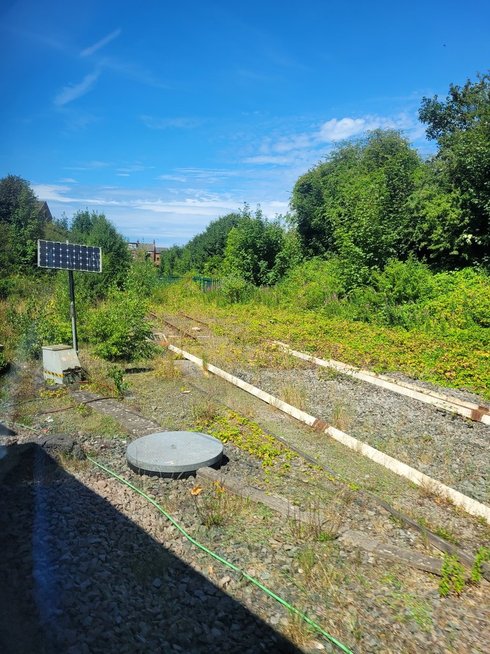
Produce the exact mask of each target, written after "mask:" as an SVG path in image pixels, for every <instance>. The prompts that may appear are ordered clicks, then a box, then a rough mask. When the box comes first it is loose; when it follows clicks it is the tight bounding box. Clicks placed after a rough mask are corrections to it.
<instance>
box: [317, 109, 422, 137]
mask: <svg viewBox="0 0 490 654" xmlns="http://www.w3.org/2000/svg"><path fill="white" fill-rule="evenodd" d="M411 127H414V120H413V119H411V118H410V117H409V116H407V115H406V114H399V115H398V116H395V117H393V118H390V117H386V116H363V117H362V118H349V117H346V118H340V119H337V118H332V120H327V121H326V122H325V123H323V125H321V127H320V129H319V131H318V139H319V140H320V141H321V142H325V143H329V142H330V143H331V142H334V143H335V142H337V141H343V140H344V139H348V138H351V137H352V136H357V135H359V134H363V133H364V132H369V131H372V130H374V129H400V130H404V129H409V128H411Z"/></svg>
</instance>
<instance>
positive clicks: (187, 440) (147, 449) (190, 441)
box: [126, 431, 223, 474]
mask: <svg viewBox="0 0 490 654" xmlns="http://www.w3.org/2000/svg"><path fill="white" fill-rule="evenodd" d="M222 455H223V444H222V443H221V441H219V440H217V439H216V438H213V437H212V436H209V434H201V433H200V432H194V431H162V432H158V433H156V434H150V435H149V436H143V437H142V438H138V439H137V440H135V441H133V442H132V443H130V444H129V445H128V447H127V449H126V458H127V460H128V463H129V464H130V465H131V466H132V467H133V468H137V469H140V470H142V471H144V472H161V473H165V474H174V473H181V472H194V471H195V470H198V469H199V468H204V467H205V466H211V465H213V464H215V463H218V462H219V461H220V460H221V457H222Z"/></svg>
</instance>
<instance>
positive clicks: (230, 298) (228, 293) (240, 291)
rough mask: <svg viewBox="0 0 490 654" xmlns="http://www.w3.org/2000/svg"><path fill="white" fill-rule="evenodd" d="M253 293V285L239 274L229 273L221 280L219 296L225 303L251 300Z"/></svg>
mask: <svg viewBox="0 0 490 654" xmlns="http://www.w3.org/2000/svg"><path fill="white" fill-rule="evenodd" d="M252 293H253V286H252V284H250V283H249V282H247V281H245V280H244V279H243V278H242V277H239V276H238V275H228V276H227V277H224V278H223V279H222V280H221V288H220V290H219V293H218V298H219V299H221V300H224V302H225V304H237V303H240V302H246V301H247V300H249V299H250V298H251V296H252Z"/></svg>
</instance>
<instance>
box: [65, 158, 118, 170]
mask: <svg viewBox="0 0 490 654" xmlns="http://www.w3.org/2000/svg"><path fill="white" fill-rule="evenodd" d="M110 165H111V164H110V163H109V162H108V161H98V160H94V161H87V162H86V163H82V164H80V165H79V166H65V170H99V169H100V168H107V167H108V166H110Z"/></svg>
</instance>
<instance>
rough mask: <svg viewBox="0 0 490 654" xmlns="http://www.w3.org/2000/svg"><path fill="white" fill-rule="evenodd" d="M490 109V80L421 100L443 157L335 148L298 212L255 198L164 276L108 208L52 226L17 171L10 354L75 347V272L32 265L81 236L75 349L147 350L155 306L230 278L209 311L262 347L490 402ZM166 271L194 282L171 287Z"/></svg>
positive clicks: (387, 138)
mask: <svg viewBox="0 0 490 654" xmlns="http://www.w3.org/2000/svg"><path fill="white" fill-rule="evenodd" d="M489 107H490V75H488V74H484V75H480V76H478V77H477V79H476V81H468V82H467V83H466V84H465V85H464V86H463V87H457V86H450V89H449V94H448V96H447V98H446V99H439V98H437V97H434V98H424V100H423V101H422V104H421V108H420V114H419V115H420V119H421V121H422V122H423V123H424V124H425V125H426V128H427V136H428V138H429V139H432V140H433V141H434V142H435V145H436V148H437V149H436V152H435V154H434V155H433V156H432V157H430V158H429V159H425V160H424V159H423V158H421V156H420V155H419V154H418V152H417V151H416V150H415V149H414V148H413V147H412V146H411V145H410V143H409V142H408V141H407V140H406V138H404V137H403V135H402V134H400V133H398V132H395V131H392V130H376V131H374V132H371V133H368V134H367V135H366V136H365V137H364V138H362V139H360V140H350V141H347V142H343V143H340V144H339V145H338V147H337V148H336V149H334V151H333V152H331V153H330V154H329V155H328V156H327V157H326V158H325V160H323V161H321V162H320V163H318V164H317V165H316V166H313V167H312V168H311V169H310V170H309V171H308V172H306V173H305V174H304V175H302V176H301V177H300V178H299V179H298V180H297V182H296V184H295V185H294V188H293V190H292V200H291V209H292V211H291V214H289V215H287V216H277V217H276V219H275V220H267V219H266V218H265V217H264V216H263V214H262V212H261V210H260V208H257V209H256V210H255V211H253V210H251V209H250V207H249V206H248V205H245V206H244V207H243V208H242V209H241V210H239V211H237V212H234V213H230V214H227V215H225V216H222V217H220V218H218V219H217V220H215V221H213V222H212V223H211V224H210V225H209V226H208V227H207V229H206V230H205V231H204V232H203V233H202V234H198V235H197V236H195V237H194V238H193V239H192V240H191V241H190V242H189V243H188V244H187V245H185V246H183V247H177V246H176V247H173V248H170V249H169V250H167V251H165V252H163V253H162V257H161V267H160V270H159V271H157V270H155V268H154V266H153V265H152V264H151V262H149V261H147V260H145V259H144V258H142V259H136V260H132V259H131V257H130V254H129V251H128V248H127V244H126V243H125V241H124V239H123V238H122V237H121V235H120V234H118V232H117V230H116V229H115V228H114V226H113V225H112V224H111V223H110V222H109V221H108V220H107V219H106V218H105V216H104V215H102V214H98V213H96V212H89V211H80V212H77V213H76V214H75V216H73V218H72V220H71V222H69V221H68V220H67V219H66V217H63V218H61V219H59V220H56V219H53V218H52V217H51V215H50V214H49V210H47V208H46V205H45V204H43V203H40V202H39V201H38V200H37V198H36V197H35V195H34V193H33V192H32V189H31V188H30V186H29V184H28V183H27V182H26V181H25V180H23V179H21V178H19V177H15V176H13V175H9V176H8V177H6V178H4V179H3V180H0V225H1V227H2V240H1V242H0V269H1V277H0V303H2V306H1V307H0V309H1V311H0V343H2V344H3V345H4V346H5V348H4V355H3V357H4V359H5V360H6V361H8V360H12V359H14V358H17V357H19V356H36V355H38V353H39V351H40V347H41V345H42V344H43V343H47V342H51V343H52V342H62V341H69V340H70V323H69V303H68V296H67V284H66V275H65V274H64V273H62V272H58V273H56V272H49V271H42V272H40V271H38V270H37V269H36V266H35V249H36V240H37V239H38V238H48V239H53V240H64V239H70V240H71V241H73V242H79V243H85V244H89V245H99V246H101V247H102V250H103V273H102V274H100V275H99V274H75V283H76V288H77V303H78V309H79V310H78V315H79V336H80V340H81V342H82V344H84V343H86V344H88V345H91V346H93V347H94V349H95V352H96V353H97V354H98V355H99V356H101V357H104V358H106V359H109V360H112V361H118V360H125V359H134V358H139V357H145V356H148V355H149V354H150V353H151V352H150V351H151V349H152V348H151V344H150V342H149V340H148V339H149V336H150V326H149V324H148V323H147V322H146V320H145V313H146V310H147V304H146V303H147V300H150V298H152V299H153V300H154V301H156V302H161V301H162V299H163V300H164V301H169V299H171V300H172V301H173V302H174V303H175V305H179V303H180V306H183V303H184V302H185V303H186V304H188V303H189V302H198V301H199V302H201V300H198V297H200V296H201V295H202V294H201V293H200V291H199V289H198V288H197V287H196V285H195V284H193V283H192V281H191V279H192V276H193V274H195V273H200V274H204V275H214V276H219V277H220V280H221V282H220V288H219V290H214V291H212V292H210V293H207V296H206V302H208V303H211V304H212V305H213V307H214V310H218V309H219V308H221V307H223V308H225V309H226V312H227V314H228V315H229V316H231V318H230V320H231V321H233V320H235V319H236V317H237V316H245V315H246V316H247V320H248V321H249V324H250V330H251V332H252V335H251V338H255V339H260V338H263V337H264V336H265V335H267V337H270V336H275V337H278V338H283V339H284V340H288V339H293V340H295V341H296V342H297V343H298V344H301V345H302V346H303V347H304V348H306V349H308V348H309V349H311V350H315V349H319V348H321V350H322V353H323V354H327V353H328V352H330V355H331V356H333V357H337V358H344V359H345V360H347V361H351V362H352V363H356V364H364V365H372V366H374V367H376V368H378V369H389V368H391V369H400V370H402V371H403V372H406V373H408V374H413V375H416V376H422V377H425V378H426V379H428V380H430V381H436V382H438V383H441V382H443V383H448V384H451V385H456V386H464V387H467V388H470V389H472V390H477V391H479V392H482V391H483V392H484V393H485V392H487V393H488V387H489V386H490V383H489V381H490V380H489V373H488V368H489V367H488V349H489V348H488V345H489V337H488V333H489V332H488V328H489V326H490V277H489V272H488V271H489V264H490V259H489V256H488V252H489V251H490V247H489V246H490V240H489V238H490V237H489V218H490V194H489V190H488V178H489V175H490V122H489V121H490V118H489V116H490V113H489ZM171 275H184V276H185V275H187V277H184V280H183V281H182V282H181V283H180V284H179V285H178V286H177V287H176V286H173V287H172V288H171V289H170V288H163V287H162V284H161V282H162V279H161V276H163V277H164V278H165V277H167V278H168V276H171ZM41 279H42V281H41ZM242 309H243V310H242ZM485 389H486V391H485Z"/></svg>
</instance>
